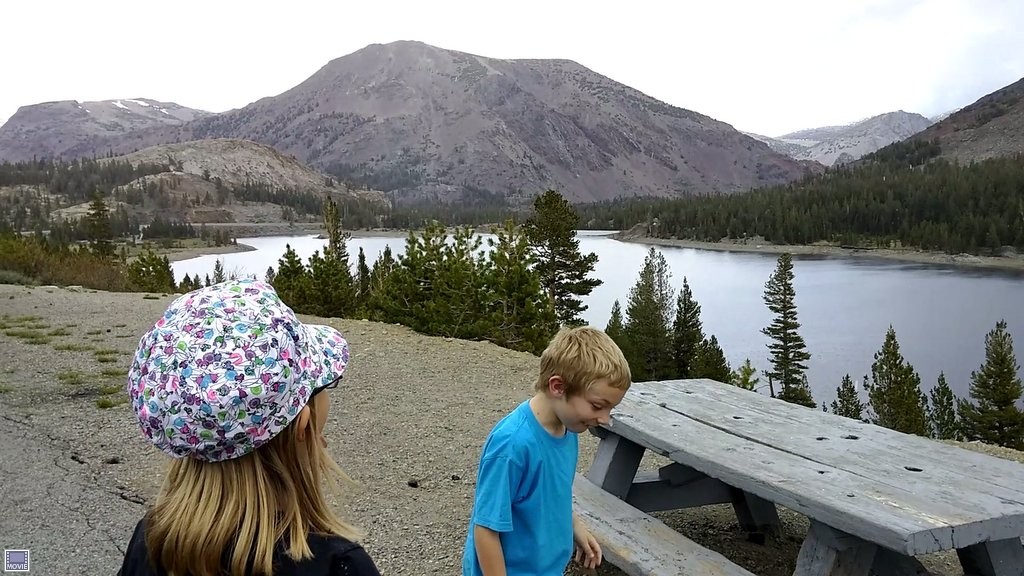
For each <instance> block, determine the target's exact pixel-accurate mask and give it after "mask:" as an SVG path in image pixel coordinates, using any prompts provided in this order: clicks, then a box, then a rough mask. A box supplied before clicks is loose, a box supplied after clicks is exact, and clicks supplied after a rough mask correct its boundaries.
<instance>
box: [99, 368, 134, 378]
mask: <svg viewBox="0 0 1024 576" xmlns="http://www.w3.org/2000/svg"><path fill="white" fill-rule="evenodd" d="M100 374H102V375H103V376H105V377H107V378H127V377H128V371H127V370H122V369H120V368H104V369H103V370H102V371H101V372H100Z"/></svg>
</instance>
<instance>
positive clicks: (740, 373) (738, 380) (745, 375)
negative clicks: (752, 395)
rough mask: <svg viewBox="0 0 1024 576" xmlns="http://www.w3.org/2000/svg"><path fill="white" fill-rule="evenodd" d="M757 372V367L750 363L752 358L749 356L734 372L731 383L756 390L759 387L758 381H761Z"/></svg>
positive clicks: (745, 388)
mask: <svg viewBox="0 0 1024 576" xmlns="http://www.w3.org/2000/svg"><path fill="white" fill-rule="evenodd" d="M756 373H757V368H754V365H753V364H751V363H750V358H747V359H745V360H744V361H743V364H741V365H740V367H739V368H737V369H736V371H735V372H733V374H732V379H731V383H732V384H733V385H734V386H736V387H738V388H743V389H744V390H751V391H754V390H756V389H757V384H758V382H760V381H761V379H760V378H757V377H755V376H754V374H756Z"/></svg>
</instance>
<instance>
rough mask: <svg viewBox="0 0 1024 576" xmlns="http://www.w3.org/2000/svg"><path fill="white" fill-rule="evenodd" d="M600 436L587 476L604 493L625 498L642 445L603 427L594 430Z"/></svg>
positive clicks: (634, 476)
mask: <svg viewBox="0 0 1024 576" xmlns="http://www.w3.org/2000/svg"><path fill="white" fill-rule="evenodd" d="M594 433H595V435H596V436H598V437H600V438H601V442H600V443H599V444H598V445H597V453H596V454H595V455H594V462H593V463H592V464H591V465H590V470H588V471H587V479H588V480H590V481H591V482H593V483H594V484H596V485H597V486H599V487H601V488H602V489H604V490H605V491H607V492H610V493H612V494H614V495H615V496H617V497H619V498H621V499H623V500H625V499H626V495H627V494H629V488H630V487H631V486H632V485H633V479H634V478H636V471H637V470H639V469H640V460H642V459H643V457H644V447H643V446H641V445H639V444H637V443H635V442H632V441H630V440H627V439H626V438H623V437H622V436H619V435H618V434H613V433H611V432H609V431H607V430H604V429H601V430H600V432H598V431H597V430H595V431H594Z"/></svg>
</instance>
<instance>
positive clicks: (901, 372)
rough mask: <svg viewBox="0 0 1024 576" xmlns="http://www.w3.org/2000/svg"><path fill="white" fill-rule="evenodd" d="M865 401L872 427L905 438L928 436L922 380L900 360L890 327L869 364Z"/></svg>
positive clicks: (925, 398)
mask: <svg viewBox="0 0 1024 576" xmlns="http://www.w3.org/2000/svg"><path fill="white" fill-rule="evenodd" d="M867 388H868V400H869V403H870V405H871V410H872V411H873V412H874V413H875V417H874V418H873V419H872V422H873V423H874V424H878V425H879V426H884V427H886V428H891V429H893V430H896V431H899V432H905V433H907V434H917V435H919V436H930V434H929V427H930V426H929V423H928V398H927V397H926V396H925V394H924V392H922V391H921V377H920V376H918V374H917V372H916V371H914V367H913V366H912V365H911V364H910V363H909V362H906V361H905V360H904V359H903V355H902V354H901V353H900V345H899V342H897V341H896V331H895V330H893V327H892V326H891V325H890V326H889V330H888V331H886V333H885V342H883V344H882V349H881V350H879V351H878V352H875V361H874V362H873V363H872V364H871V384H869V385H868V387H867Z"/></svg>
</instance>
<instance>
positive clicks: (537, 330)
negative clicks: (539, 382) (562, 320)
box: [486, 220, 558, 355]
mask: <svg viewBox="0 0 1024 576" xmlns="http://www.w3.org/2000/svg"><path fill="white" fill-rule="evenodd" d="M492 232H493V233H494V234H495V236H496V237H497V239H496V240H495V239H488V245H489V246H490V248H491V253H490V254H491V256H490V263H491V266H488V268H487V280H486V283H487V293H488V294H489V296H490V298H489V302H488V304H489V309H490V320H489V326H488V332H489V334H488V339H489V340H491V341H492V342H494V343H495V344H497V345H499V346H504V347H506V348H511V349H513V350H522V351H526V352H532V353H534V354H537V355H539V354H540V353H541V352H543V351H544V348H545V347H546V346H547V344H548V341H549V340H550V339H551V337H552V336H554V334H555V332H556V331H557V330H558V320H557V317H556V315H555V309H554V307H553V306H552V305H551V301H550V300H549V299H548V298H547V296H546V295H545V294H544V292H543V290H542V289H541V286H540V279H539V278H538V276H537V273H536V271H535V270H533V269H531V268H530V264H531V257H530V245H529V242H528V241H527V239H526V236H525V235H523V234H521V233H519V232H517V231H516V229H515V226H514V224H513V222H512V221H511V220H508V221H506V223H505V226H504V227H503V228H500V229H495V230H493V231H492Z"/></svg>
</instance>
